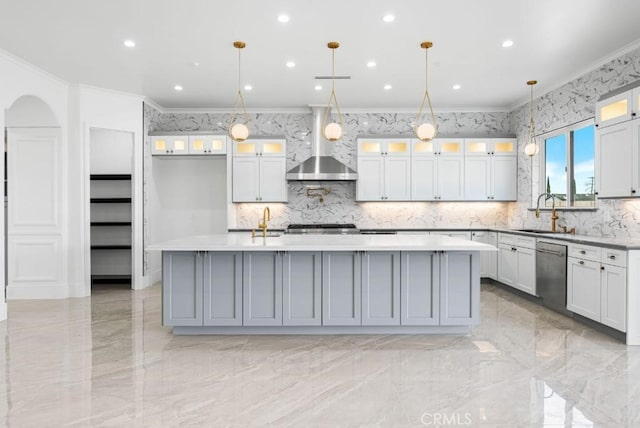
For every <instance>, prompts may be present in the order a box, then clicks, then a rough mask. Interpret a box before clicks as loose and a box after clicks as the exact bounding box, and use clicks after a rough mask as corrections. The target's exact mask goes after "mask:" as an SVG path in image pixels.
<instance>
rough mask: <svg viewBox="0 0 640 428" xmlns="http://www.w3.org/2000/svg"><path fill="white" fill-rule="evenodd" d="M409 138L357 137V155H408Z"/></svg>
mask: <svg viewBox="0 0 640 428" xmlns="http://www.w3.org/2000/svg"><path fill="white" fill-rule="evenodd" d="M410 154H411V139H409V138H358V156H409V155H410Z"/></svg>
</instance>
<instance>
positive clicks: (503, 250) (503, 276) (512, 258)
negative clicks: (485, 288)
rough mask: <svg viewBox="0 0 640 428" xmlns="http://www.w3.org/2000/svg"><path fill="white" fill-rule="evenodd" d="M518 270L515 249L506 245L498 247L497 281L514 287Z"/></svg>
mask: <svg viewBox="0 0 640 428" xmlns="http://www.w3.org/2000/svg"><path fill="white" fill-rule="evenodd" d="M517 269H518V256H517V254H516V250H515V247H513V246H511V245H508V244H500V246H498V281H500V282H501V283H503V284H506V285H510V286H514V284H515V283H516V273H517Z"/></svg>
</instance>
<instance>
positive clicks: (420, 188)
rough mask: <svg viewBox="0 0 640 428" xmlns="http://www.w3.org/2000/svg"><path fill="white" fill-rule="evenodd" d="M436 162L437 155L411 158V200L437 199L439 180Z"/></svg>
mask: <svg viewBox="0 0 640 428" xmlns="http://www.w3.org/2000/svg"><path fill="white" fill-rule="evenodd" d="M436 163H437V160H436V159H435V157H427V156H424V157H414V158H413V159H411V200H413V201H433V200H435V197H436V185H437V180H438V176H437V173H438V170H437V168H436V166H437V165H436Z"/></svg>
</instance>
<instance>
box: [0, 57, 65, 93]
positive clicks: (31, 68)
mask: <svg viewBox="0 0 640 428" xmlns="http://www.w3.org/2000/svg"><path fill="white" fill-rule="evenodd" d="M0 58H2V59H5V60H7V61H9V62H11V63H12V64H14V65H16V66H18V67H20V68H22V69H23V70H25V71H28V72H30V73H34V74H37V75H38V76H40V77H42V78H44V79H47V80H49V81H51V82H53V83H55V84H56V85H60V86H62V87H64V88H68V87H69V82H67V81H65V80H63V79H61V78H59V77H58V76H55V75H53V74H51V73H49V72H48V71H45V70H43V69H42V68H40V67H37V66H35V65H33V64H31V63H30V62H27V61H26V60H25V59H23V58H20V57H19V56H16V55H14V54H12V53H10V52H8V51H6V50H4V49H2V48H0Z"/></svg>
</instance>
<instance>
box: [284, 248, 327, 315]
mask: <svg viewBox="0 0 640 428" xmlns="http://www.w3.org/2000/svg"><path fill="white" fill-rule="evenodd" d="M321 281H322V254H321V253H320V251H305V252H285V253H284V254H283V258H282V299H283V300H282V325H321V324H322V282H321Z"/></svg>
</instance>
